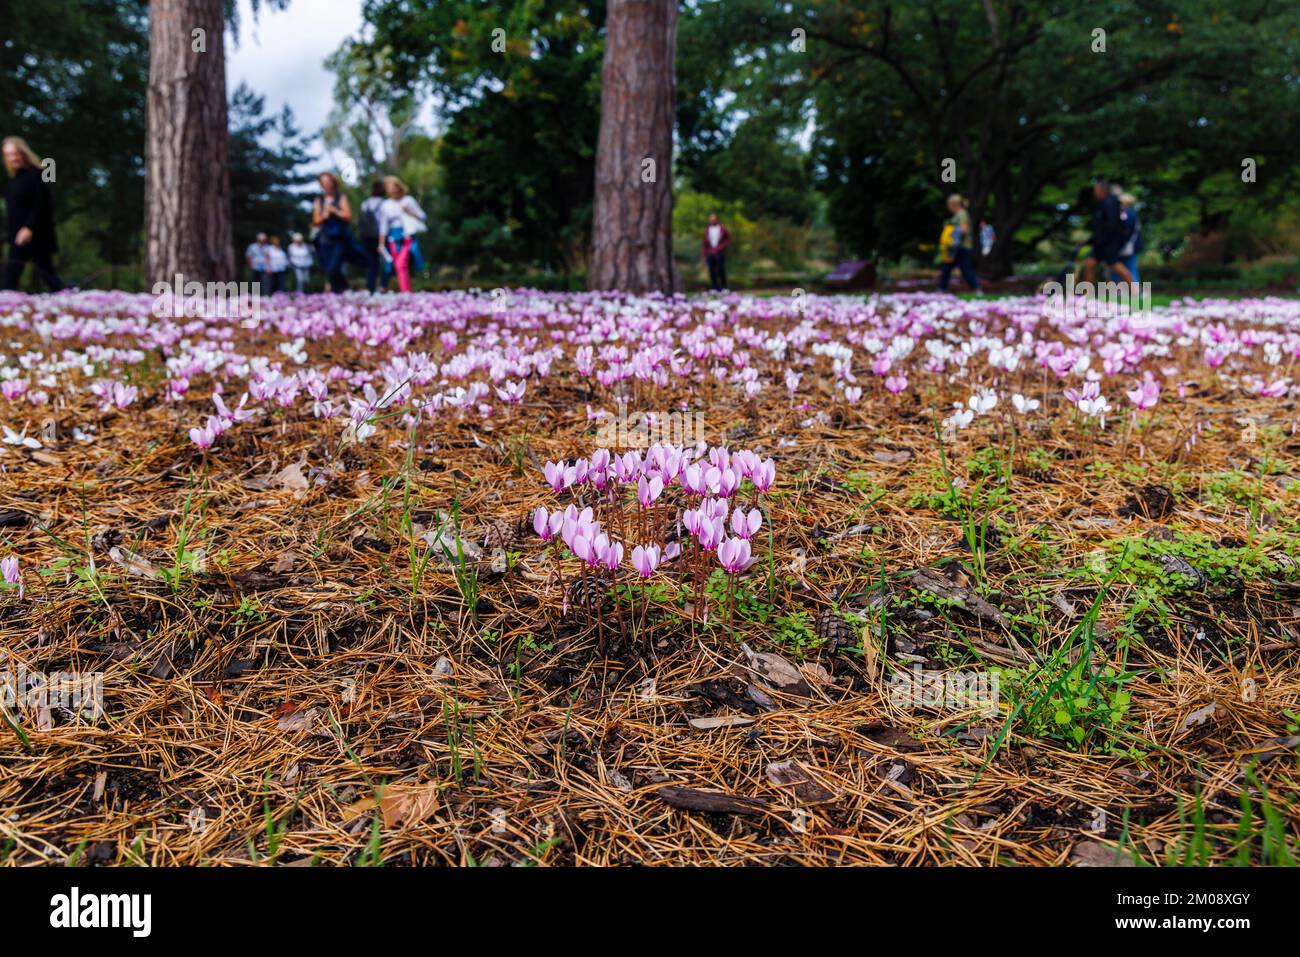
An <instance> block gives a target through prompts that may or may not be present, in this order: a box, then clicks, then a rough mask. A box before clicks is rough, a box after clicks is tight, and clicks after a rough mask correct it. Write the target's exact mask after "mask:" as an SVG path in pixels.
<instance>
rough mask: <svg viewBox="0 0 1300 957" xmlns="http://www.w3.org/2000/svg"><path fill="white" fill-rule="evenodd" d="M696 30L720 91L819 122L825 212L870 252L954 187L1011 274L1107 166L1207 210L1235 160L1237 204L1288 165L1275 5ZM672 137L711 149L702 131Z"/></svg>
mask: <svg viewBox="0 0 1300 957" xmlns="http://www.w3.org/2000/svg"><path fill="white" fill-rule="evenodd" d="M694 21H695V22H693V24H692V29H691V31H690V34H689V36H690V38H691V42H693V43H698V44H701V45H702V48H703V49H704V50H706V51H707V50H712V51H713V53H712V55H713V57H714V58H715V60H716V61H718V62H719V63H720V64H722V66H721V67H718V69H724V68H725V71H726V72H727V74H728V75H727V76H726V77H724V78H722V79H719V78H718V77H717V76H710V77H709V84H710V90H711V95H712V96H713V97H714V99H715V100H716V98H717V96H718V94H719V93H723V92H725V93H728V94H729V95H730V96H731V97H732V98H733V99H732V103H731V107H730V108H731V109H732V110H734V111H741V112H745V113H758V112H760V111H761V110H763V109H764V105H765V104H780V105H781V106H782V108H784V109H785V110H786V111H803V113H804V114H806V115H808V116H811V117H812V119H813V139H812V145H813V161H814V172H815V176H816V180H817V183H818V186H819V188H820V189H821V190H822V191H823V193H824V194H825V195H826V196H827V199H828V203H829V216H830V219H831V221H832V222H833V223H834V224H835V225H836V227H837V229H838V230H839V231H840V235H841V238H842V239H844V240H845V241H846V242H848V243H849V244H850V245H851V246H852V247H853V251H855V252H858V253H862V254H866V255H873V254H874V255H886V256H887V255H891V254H897V253H899V252H906V251H908V250H909V249H911V250H918V249H919V248H920V246H921V244H923V243H925V242H927V241H929V242H932V241H933V238H934V236H935V235H936V234H937V232H938V228H939V224H940V221H941V219H942V217H943V215H944V214H943V208H942V198H943V196H944V194H945V193H948V192H954V191H955V192H962V193H964V194H966V195H967V196H968V198H969V200H970V203H971V212H972V216H973V218H974V219H975V220H976V221H978V220H980V219H982V218H987V219H989V220H990V221H992V223H993V225H994V227H995V229H996V230H997V233H998V243H997V245H996V246H995V248H994V250H993V253H992V255H991V256H990V257H989V259H990V261H989V262H988V263H986V268H989V269H991V270H993V271H995V272H1006V271H1008V270H1009V269H1010V268H1011V264H1012V259H1013V256H1014V255H1023V254H1025V253H1026V252H1028V251H1030V250H1033V249H1034V248H1036V247H1037V245H1038V243H1039V242H1040V241H1041V240H1043V239H1045V238H1049V237H1052V236H1056V235H1061V234H1063V233H1066V232H1068V231H1070V230H1071V229H1073V228H1077V227H1078V226H1079V225H1080V223H1081V222H1083V221H1085V220H1086V218H1087V215H1088V213H1089V212H1090V207H1089V204H1086V203H1085V202H1083V201H1076V200H1073V199H1071V200H1069V201H1062V200H1061V194H1062V190H1064V191H1065V193H1066V195H1068V196H1071V197H1074V196H1078V197H1086V191H1085V190H1083V189H1079V190H1078V191H1077V192H1074V191H1072V189H1071V187H1072V185H1074V184H1077V185H1078V186H1080V187H1082V186H1085V185H1086V182H1087V178H1088V176H1089V174H1090V173H1092V172H1094V171H1098V169H1099V167H1100V169H1101V170H1105V171H1107V172H1109V173H1111V174H1112V175H1114V176H1117V177H1120V178H1122V179H1123V180H1124V181H1125V182H1129V181H1133V180H1138V179H1145V178H1149V179H1150V181H1151V182H1152V183H1153V184H1154V185H1158V186H1163V187H1166V188H1168V189H1169V190H1170V191H1171V192H1173V193H1175V194H1177V196H1179V197H1182V196H1187V195H1193V196H1199V195H1201V194H1202V192H1203V191H1204V197H1203V198H1204V199H1205V208H1206V209H1207V211H1210V210H1212V209H1213V208H1214V207H1215V206H1216V205H1222V199H1216V200H1212V201H1211V196H1212V195H1213V194H1217V193H1220V191H1221V187H1222V186H1226V185H1227V181H1226V180H1225V181H1223V182H1222V183H1221V184H1219V185H1215V178H1216V176H1218V175H1219V174H1224V173H1228V172H1232V171H1235V172H1236V173H1238V174H1239V172H1240V163H1241V159H1242V158H1243V157H1246V156H1255V157H1259V158H1260V167H1259V169H1260V182H1259V183H1256V184H1246V183H1242V182H1241V181H1240V177H1239V175H1238V177H1237V180H1236V183H1235V184H1234V185H1233V186H1232V190H1233V192H1231V193H1230V195H1229V197H1228V199H1227V206H1228V207H1229V208H1230V209H1233V208H1237V207H1239V206H1242V205H1246V204H1250V203H1252V202H1254V201H1256V199H1257V198H1258V197H1259V196H1260V194H1261V192H1262V191H1261V190H1260V189H1259V188H1258V187H1259V186H1260V185H1263V184H1264V177H1265V176H1266V175H1271V176H1275V177H1280V176H1282V175H1284V173H1285V171H1289V170H1291V169H1293V168H1294V166H1295V163H1296V159H1297V156H1298V155H1300V145H1298V144H1300V137H1297V136H1296V133H1297V124H1298V123H1300V109H1298V107H1300V84H1298V83H1297V82H1296V76H1295V64H1296V63H1297V62H1300V31H1298V28H1297V21H1296V20H1295V17H1294V12H1293V11H1291V10H1290V9H1289V8H1287V7H1286V6H1285V5H1279V4H1275V3H1269V2H1267V0H1240V2H1234V3H1232V4H1223V3H1220V2H1215V0H1168V2H1162V3H1160V4H1153V3H1149V2H1146V0H1128V2H1115V3H1109V4H1106V5H1104V6H1097V5H1092V4H1061V3H1056V2H1053V0H1005V2H999V0H986V2H983V3H971V2H968V0H917V2H909V3H897V2H881V0H868V2H860V0H820V2H815V3H813V2H809V3H793V4H787V5H783V6H774V5H772V4H770V3H766V2H763V0H712V2H708V3H701V4H700V5H699V6H698V12H697V16H696V17H695V18H694ZM1103 44H1104V49H1103ZM719 51H726V52H719ZM683 132H684V133H685V134H689V135H699V136H702V137H704V138H705V140H706V143H705V145H706V147H707V146H708V142H707V139H708V137H710V136H713V135H714V133H713V131H712V130H711V129H710V128H709V126H708V124H703V125H702V126H701V128H700V129H698V130H697V129H694V128H691V129H686V130H684V131H683ZM1178 154H1186V155H1188V156H1190V157H1191V158H1192V163H1191V165H1190V167H1189V168H1188V169H1187V172H1186V175H1184V176H1181V177H1178V178H1176V179H1175V180H1174V181H1172V182H1170V181H1169V180H1168V179H1167V178H1166V177H1163V176H1161V175H1159V174H1161V173H1162V172H1164V171H1165V167H1166V164H1167V163H1168V162H1169V161H1170V158H1171V157H1173V156H1176V155H1178ZM945 161H952V164H951V168H952V170H953V172H954V173H955V178H954V179H953V180H952V181H951V182H949V181H946V180H945V179H944V178H943V176H942V173H943V170H944V168H945ZM1265 161H1267V165H1266V164H1265ZM1153 192H1154V190H1153ZM1049 197H1051V198H1049ZM1148 198H1149V199H1150V200H1152V201H1153V202H1154V203H1156V204H1157V205H1158V204H1159V202H1160V200H1161V199H1162V197H1159V196H1156V195H1151V196H1150V197H1148Z"/></svg>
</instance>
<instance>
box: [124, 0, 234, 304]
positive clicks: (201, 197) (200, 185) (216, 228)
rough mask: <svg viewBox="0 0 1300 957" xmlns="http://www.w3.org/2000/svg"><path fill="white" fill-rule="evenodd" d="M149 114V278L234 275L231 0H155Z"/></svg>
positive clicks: (209, 278)
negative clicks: (226, 8)
mask: <svg viewBox="0 0 1300 957" xmlns="http://www.w3.org/2000/svg"><path fill="white" fill-rule="evenodd" d="M146 123H147V133H146V137H145V274H146V276H147V278H148V281H149V283H150V284H152V283H156V282H160V281H161V282H172V281H173V280H174V279H175V277H176V275H177V274H180V275H181V276H182V277H183V280H184V281H185V282H191V281H197V282H221V281H227V280H231V279H234V278H235V250H234V238H233V235H232V233H231V227H230V173H229V169H228V167H227V163H228V160H229V155H230V132H229V129H228V127H227V118H226V54H225V21H224V19H223V10H222V0H152V2H151V3H150V4H149V98H148V114H147V119H146ZM177 292H178V293H179V290H177Z"/></svg>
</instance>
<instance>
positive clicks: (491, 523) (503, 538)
mask: <svg viewBox="0 0 1300 957" xmlns="http://www.w3.org/2000/svg"><path fill="white" fill-rule="evenodd" d="M529 538H532V539H533V540H536V538H537V534H536V532H534V531H533V516H532V514H531V513H525V514H524V515H523V516H521V517H519V518H517V519H515V520H513V521H512V520H510V519H508V518H490V519H488V520H487V537H486V540H485V541H484V542H483V547H484V548H503V549H505V550H506V551H507V552H517V551H519V549H520V546H521V545H522V544H523V543H524V542H526V541H528V540H529Z"/></svg>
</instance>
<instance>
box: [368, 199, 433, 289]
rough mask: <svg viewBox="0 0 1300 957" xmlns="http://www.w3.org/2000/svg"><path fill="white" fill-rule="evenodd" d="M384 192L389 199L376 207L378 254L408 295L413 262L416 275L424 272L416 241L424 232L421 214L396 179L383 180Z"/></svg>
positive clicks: (418, 207) (423, 216) (420, 210)
mask: <svg viewBox="0 0 1300 957" xmlns="http://www.w3.org/2000/svg"><path fill="white" fill-rule="evenodd" d="M384 192H385V193H387V194H388V198H387V199H385V200H384V202H383V204H382V205H381V206H380V207H379V214H378V216H379V251H380V253H381V254H382V255H383V256H384V258H385V259H386V260H387V261H388V262H389V263H390V264H391V266H392V269H393V272H395V273H396V274H397V288H398V289H399V290H401V291H402V292H410V291H411V265H412V262H414V264H415V269H416V272H419V271H421V270H422V269H424V257H423V255H421V252H420V243H419V240H418V239H417V238H416V237H417V236H418V235H419V234H420V233H422V232H424V230H425V228H426V225H425V215H424V210H422V209H421V208H420V204H419V203H417V202H416V201H415V197H413V196H411V195H410V194H409V193H408V192H407V190H406V184H405V183H403V182H402V181H401V180H400V179H398V178H397V177H396V176H385V177H384Z"/></svg>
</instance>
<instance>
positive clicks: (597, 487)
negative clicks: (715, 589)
mask: <svg viewBox="0 0 1300 957" xmlns="http://www.w3.org/2000/svg"><path fill="white" fill-rule="evenodd" d="M543 474H544V476H545V478H546V482H547V484H548V485H550V486H551V489H552V490H553V491H555V492H557V493H567V494H569V495H571V496H572V497H573V498H574V499H575V501H574V502H572V503H570V504H569V505H568V506H567V507H566V508H564V509H561V510H558V511H549V510H547V509H546V508H544V507H539V508H538V509H537V510H536V511H535V512H534V513H533V528H534V530H536V532H537V534H538V535H539V536H540V537H541V538H542V540H543V541H551V540H552V539H555V538H557V537H558V538H559V539H560V540H561V541H563V542H564V544H565V546H567V548H568V549H569V551H570V552H572V553H573V554H574V555H575V556H577V557H578V558H579V559H581V560H582V561H583V562H585V563H586V564H587V565H588V566H589V567H591V568H593V569H596V570H597V571H602V572H613V571H616V570H617V569H618V568H619V566H620V565H621V564H622V563H623V560H624V558H625V557H627V558H628V559H629V560H630V562H631V565H632V568H633V569H634V570H635V571H636V573H637V575H638V576H640V577H641V578H650V577H651V576H652V575H654V573H655V572H656V570H657V569H658V568H659V567H660V565H661V564H663V563H665V562H669V561H672V560H673V559H675V558H677V557H678V556H679V555H680V554H681V545H680V539H681V535H682V533H683V532H685V533H686V534H687V535H688V536H689V538H690V539H693V540H694V542H695V544H696V545H697V546H698V551H699V552H700V553H713V554H716V556H717V560H718V563H719V564H720V565H721V566H722V567H723V568H724V569H725V570H726V571H727V572H728V573H730V574H738V573H740V572H743V571H745V570H746V569H747V568H749V566H750V565H751V564H753V561H754V556H753V552H752V549H751V547H750V544H749V541H750V538H751V537H752V536H753V535H754V534H755V533H756V532H757V531H758V530H759V529H760V528H761V527H762V525H763V513H762V511H760V510H759V509H758V508H757V507H755V506H756V502H757V499H758V496H760V495H762V494H764V493H766V492H767V491H768V490H770V489H771V488H772V485H773V483H774V482H775V481H776V463H775V462H774V461H773V460H772V459H762V458H760V457H759V456H758V455H757V454H756V453H754V452H752V451H749V450H747V449H746V450H742V451H738V452H729V451H728V450H727V449H725V448H722V447H719V446H713V447H708V446H706V445H704V444H703V443H701V444H700V445H698V446H695V447H694V448H678V447H676V446H673V445H664V444H658V443H657V444H655V445H652V446H651V447H650V448H649V449H647V450H646V451H645V453H644V454H643V453H641V452H639V451H630V452H625V453H623V454H618V453H616V452H610V451H609V450H608V449H598V450H597V451H596V452H594V453H593V454H592V455H591V456H590V457H589V458H580V459H577V460H576V461H574V462H571V463H570V462H567V461H561V462H547V463H546V465H545V466H544V467H543ZM746 483H748V486H746ZM673 488H676V489H678V490H679V494H680V495H681V496H682V504H681V506H680V507H678V508H672V509H669V508H668V507H667V505H666V503H665V496H666V495H668V494H669V493H670V491H671V490H672V489H673ZM746 488H747V489H748V491H749V492H750V501H749V502H748V503H747V505H748V507H747V505H746V503H741V502H740V501H739V498H740V497H741V496H742V495H743V493H744V492H745V490H746ZM624 490H627V494H626V495H625V494H624ZM625 498H626V499H628V501H629V502H631V500H632V499H633V498H634V499H635V506H634V510H633V513H632V514H631V515H627V514H625V513H624V511H623V508H622V505H623V501H624V499H625ZM670 526H675V529H673V530H675V532H676V537H677V538H678V539H679V540H678V541H670V542H669V541H664V540H663V539H664V538H666V537H667V534H668V532H669V531H670ZM620 539H621V540H620ZM629 546H630V548H629Z"/></svg>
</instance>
